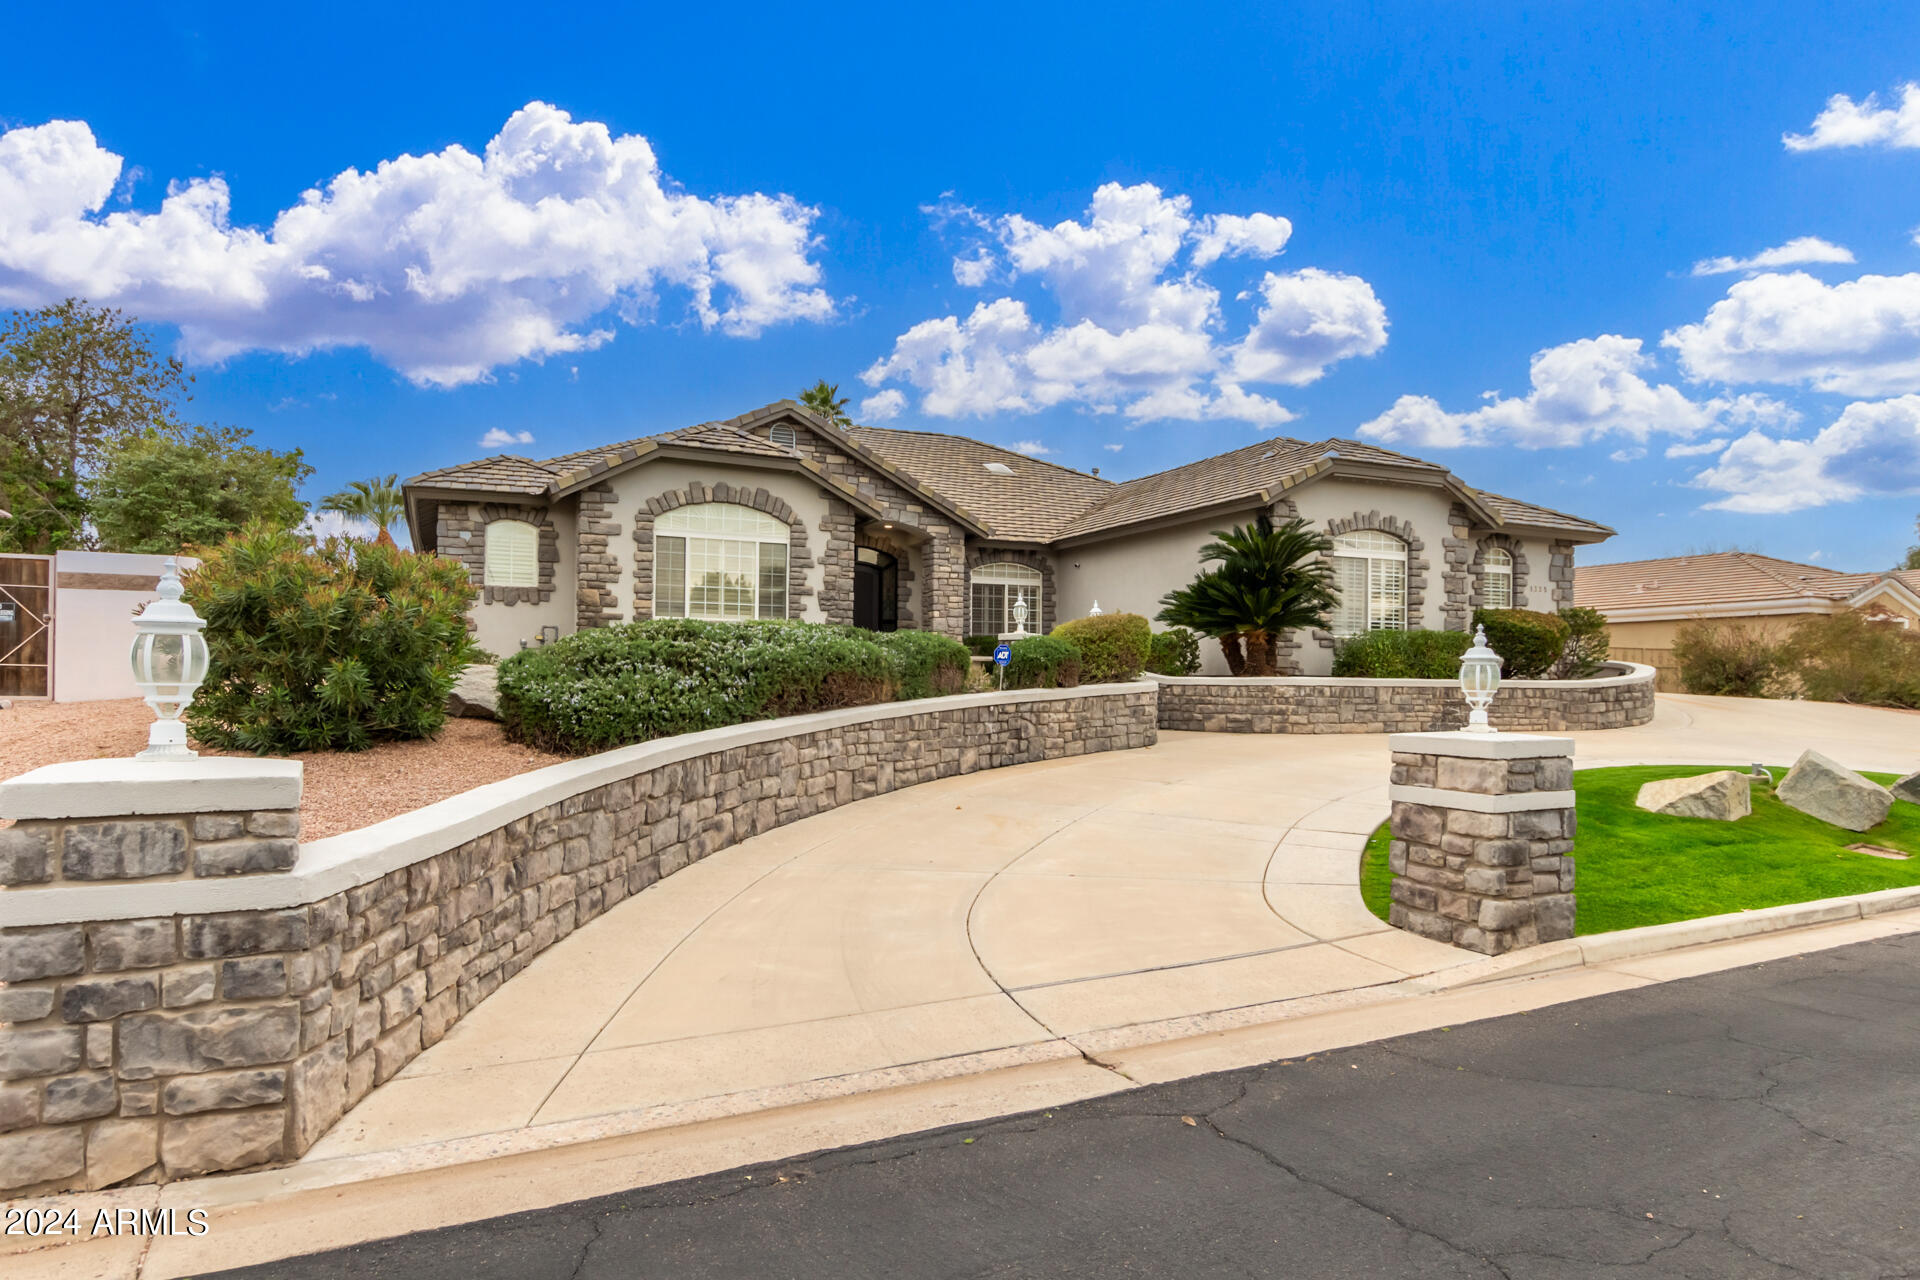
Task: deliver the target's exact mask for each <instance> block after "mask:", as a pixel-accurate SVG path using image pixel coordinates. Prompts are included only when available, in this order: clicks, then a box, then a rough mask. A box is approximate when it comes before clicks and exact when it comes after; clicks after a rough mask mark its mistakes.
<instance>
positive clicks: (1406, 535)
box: [1313, 511, 1432, 649]
mask: <svg viewBox="0 0 1920 1280" xmlns="http://www.w3.org/2000/svg"><path fill="white" fill-rule="evenodd" d="M1365 530H1371V531H1373V532H1375V533H1384V534H1389V535H1391V536H1392V537H1394V538H1396V539H1398V540H1399V541H1400V542H1401V543H1403V544H1405V546H1406V548H1407V576H1406V597H1405V599H1406V620H1405V623H1404V625H1405V626H1406V627H1407V628H1408V629H1409V630H1415V629H1418V628H1419V627H1420V626H1421V624H1422V620H1423V619H1424V617H1425V615H1424V613H1423V612H1422V610H1423V608H1424V606H1425V604H1426V599H1427V570H1428V569H1430V568H1431V567H1432V566H1431V565H1429V564H1428V563H1427V559H1426V550H1427V544H1426V543H1425V542H1423V541H1421V539H1420V535H1419V534H1418V533H1416V532H1414V528H1413V522H1412V521H1410V520H1402V519H1400V518H1399V517H1398V516H1383V515H1381V514H1380V513H1379V512H1378V511H1356V512H1354V513H1353V514H1352V515H1350V516H1337V517H1335V518H1334V519H1332V520H1329V521H1327V534H1328V536H1329V537H1333V538H1338V537H1340V536H1341V535H1342V534H1348V533H1359V532H1361V531H1365ZM1313 638H1314V639H1315V640H1317V641H1319V643H1320V646H1321V648H1323V649H1331V648H1333V645H1334V641H1335V639H1336V638H1337V637H1336V636H1335V635H1334V633H1333V632H1331V631H1315V632H1314V633H1313Z"/></svg>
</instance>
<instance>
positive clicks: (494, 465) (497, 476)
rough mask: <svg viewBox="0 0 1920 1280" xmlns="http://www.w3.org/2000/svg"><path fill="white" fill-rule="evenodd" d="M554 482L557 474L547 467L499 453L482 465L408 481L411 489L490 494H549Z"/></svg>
mask: <svg viewBox="0 0 1920 1280" xmlns="http://www.w3.org/2000/svg"><path fill="white" fill-rule="evenodd" d="M551 483H553V472H551V471H549V470H547V467H546V464H544V463H540V462H535V461H534V460H533V459H531V458H523V457H521V456H520V455H519V454H515V453H497V454H495V455H494V456H493V457H491V458H482V459H480V460H479V461H478V462H463V463H461V464H460V465H459V466H457V467H442V468H440V469H439V470H438V471H427V472H423V473H421V474H420V475H417V476H415V477H414V478H413V479H411V480H409V481H407V487H408V488H412V487H413V486H414V485H423V486H425V487H427V488H430V489H481V490H485V491H486V492H489V493H545V492H546V491H547V486H548V485H549V484H551Z"/></svg>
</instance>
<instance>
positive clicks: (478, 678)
mask: <svg viewBox="0 0 1920 1280" xmlns="http://www.w3.org/2000/svg"><path fill="white" fill-rule="evenodd" d="M497 676H498V672H497V670H496V669H495V668H493V667H490V666H487V665H485V664H483V663H475V664H474V665H473V666H471V667H468V668H467V669H466V670H465V671H462V672H461V673H460V678H459V679H458V680H456V681H454V682H453V690H452V692H450V693H448V694H447V714H448V715H450V716H471V717H473V718H474V719H476V720H498V719H499V718H500V691H499V687H498V680H497Z"/></svg>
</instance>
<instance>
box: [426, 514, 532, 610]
mask: <svg viewBox="0 0 1920 1280" xmlns="http://www.w3.org/2000/svg"><path fill="white" fill-rule="evenodd" d="M496 520H522V521H525V522H526V523H528V524H530V525H532V526H534V528H536V529H538V530H539V531H540V542H539V553H538V558H539V564H540V585H539V586H536V587H490V586H488V585H487V526H488V525H490V524H492V523H493V522H494V521H496ZM434 534H435V540H434V545H435V546H436V547H437V548H438V549H439V553H440V554H441V555H443V556H445V557H447V558H448V559H449V560H458V561H459V562H460V563H461V564H462V565H464V566H466V570H467V577H468V578H469V579H470V580H471V581H472V582H473V586H474V589H475V590H476V591H477V592H479V596H480V600H481V602H482V603H484V604H506V605H514V604H528V603H533V604H544V603H545V602H546V601H548V600H550V599H552V598H553V591H554V587H553V575H554V570H555V569H556V568H557V567H558V565H559V563H560V531H559V530H558V529H556V528H555V527H554V524H553V515H552V513H551V512H550V511H549V510H548V508H546V507H533V506H516V505H513V504H511V503H504V502H443V503H441V504H440V509H439V511H438V512H437V513H436V514H435V517H434Z"/></svg>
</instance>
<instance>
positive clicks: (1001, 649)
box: [993, 644, 1013, 667]
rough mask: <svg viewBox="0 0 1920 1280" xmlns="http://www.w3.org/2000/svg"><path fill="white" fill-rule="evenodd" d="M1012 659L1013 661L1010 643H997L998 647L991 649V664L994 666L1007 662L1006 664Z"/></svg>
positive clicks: (1004, 664) (1002, 665) (1003, 664)
mask: <svg viewBox="0 0 1920 1280" xmlns="http://www.w3.org/2000/svg"><path fill="white" fill-rule="evenodd" d="M1012 661H1013V646H1012V645H1010V644H1001V645H999V646H998V647H996V648H995V649H994V651H993V665H994V666H996V667H1004V666H1006V665H1007V664H1008V663H1009V662H1012Z"/></svg>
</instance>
